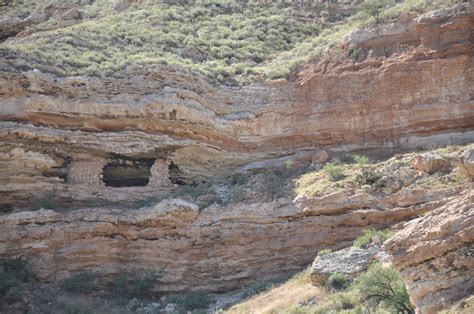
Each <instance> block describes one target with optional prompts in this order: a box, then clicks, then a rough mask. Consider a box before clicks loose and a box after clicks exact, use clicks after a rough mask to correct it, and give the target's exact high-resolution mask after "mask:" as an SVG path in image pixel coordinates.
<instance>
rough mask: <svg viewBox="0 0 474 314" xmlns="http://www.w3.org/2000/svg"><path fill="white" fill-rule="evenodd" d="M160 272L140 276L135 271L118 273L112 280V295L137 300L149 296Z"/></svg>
mask: <svg viewBox="0 0 474 314" xmlns="http://www.w3.org/2000/svg"><path fill="white" fill-rule="evenodd" d="M161 275H162V272H158V273H157V272H153V271H145V272H144V273H143V274H142V275H140V274H138V273H137V272H136V271H134V272H129V271H120V272H119V273H117V274H116V275H115V277H114V278H113V280H112V293H113V294H115V295H116V296H121V297H128V298H138V297H143V296H147V295H149V294H150V293H151V292H152V290H153V286H154V284H155V282H156V281H157V279H158V278H159V277H160V276H161Z"/></svg>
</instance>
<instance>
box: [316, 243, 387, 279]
mask: <svg viewBox="0 0 474 314" xmlns="http://www.w3.org/2000/svg"><path fill="white" fill-rule="evenodd" d="M378 251H379V250H364V249H359V248H355V247H350V248H346V249H343V250H340V251H337V252H334V253H329V254H324V255H321V256H318V257H316V259H315V260H314V262H313V265H312V266H311V283H312V284H313V285H315V286H324V284H325V283H326V281H327V279H328V278H329V276H330V275H331V274H332V273H339V274H344V275H347V276H349V277H353V276H355V275H356V274H358V273H360V272H362V271H364V270H366V269H367V267H368V266H369V264H370V262H371V261H372V260H373V258H374V256H375V254H377V253H378Z"/></svg>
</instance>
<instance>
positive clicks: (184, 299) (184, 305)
mask: <svg viewBox="0 0 474 314" xmlns="http://www.w3.org/2000/svg"><path fill="white" fill-rule="evenodd" d="M213 301H214V299H213V298H212V297H211V296H210V295H209V294H208V293H206V292H202V291H196V292H190V293H186V294H182V295H174V296H169V297H167V302H169V303H175V304H176V305H177V306H178V309H179V310H181V311H184V312H187V311H196V310H202V309H207V308H208V307H209V305H210V304H211V303H212V302H213Z"/></svg>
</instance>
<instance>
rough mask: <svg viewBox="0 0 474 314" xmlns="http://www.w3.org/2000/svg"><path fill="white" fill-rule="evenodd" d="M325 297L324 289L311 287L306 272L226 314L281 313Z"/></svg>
mask: <svg viewBox="0 0 474 314" xmlns="http://www.w3.org/2000/svg"><path fill="white" fill-rule="evenodd" d="M325 295H326V292H325V291H324V290H323V289H321V288H316V287H313V286H312V285H311V283H310V281H309V272H308V271H307V270H305V271H303V272H301V273H298V274H297V275H295V276H294V277H293V278H291V279H290V280H288V281H287V282H285V283H283V284H282V285H280V286H278V287H276V288H274V289H271V290H269V291H266V292H263V293H261V294H258V295H256V296H253V297H251V298H250V299H248V300H246V301H243V302H241V303H239V304H237V305H234V306H233V307H231V308H230V309H229V310H228V311H227V312H226V313H239V314H241V313H262V314H263V313H281V312H286V311H289V310H290V309H291V308H293V307H294V306H295V305H296V304H298V303H300V302H305V301H308V300H310V299H313V298H318V299H320V298H323V297H324V296H325Z"/></svg>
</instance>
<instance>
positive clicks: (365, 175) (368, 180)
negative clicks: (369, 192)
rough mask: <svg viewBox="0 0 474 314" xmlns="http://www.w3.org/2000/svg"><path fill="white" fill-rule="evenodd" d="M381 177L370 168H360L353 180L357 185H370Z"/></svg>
mask: <svg viewBox="0 0 474 314" xmlns="http://www.w3.org/2000/svg"><path fill="white" fill-rule="evenodd" d="M380 178H381V175H380V174H378V173H377V172H375V171H373V170H370V169H365V168H364V169H362V170H361V172H360V173H359V174H358V175H357V176H356V177H355V181H356V183H357V184H358V185H359V186H363V185H372V184H374V183H375V182H377V180H378V179H380Z"/></svg>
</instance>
